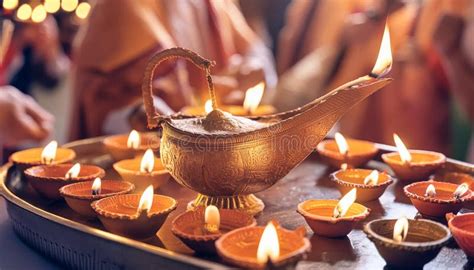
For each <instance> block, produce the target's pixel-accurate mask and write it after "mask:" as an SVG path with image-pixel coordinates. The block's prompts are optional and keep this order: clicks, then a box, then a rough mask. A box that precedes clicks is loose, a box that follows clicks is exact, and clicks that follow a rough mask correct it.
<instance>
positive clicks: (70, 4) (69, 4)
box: [61, 0, 79, 12]
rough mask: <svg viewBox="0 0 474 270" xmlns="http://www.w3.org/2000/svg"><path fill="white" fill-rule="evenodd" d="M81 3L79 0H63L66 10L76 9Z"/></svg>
mask: <svg viewBox="0 0 474 270" xmlns="http://www.w3.org/2000/svg"><path fill="white" fill-rule="evenodd" d="M78 4H79V1H78V0H62V1H61V7H62V9H63V10H64V11H67V12H71V11H74V10H75V9H76V7H77V5H78Z"/></svg>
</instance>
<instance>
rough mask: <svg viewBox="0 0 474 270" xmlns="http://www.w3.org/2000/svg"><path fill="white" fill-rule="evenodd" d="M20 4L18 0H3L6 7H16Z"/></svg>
mask: <svg viewBox="0 0 474 270" xmlns="http://www.w3.org/2000/svg"><path fill="white" fill-rule="evenodd" d="M17 6H18V0H3V8H4V9H15V8H16V7H17Z"/></svg>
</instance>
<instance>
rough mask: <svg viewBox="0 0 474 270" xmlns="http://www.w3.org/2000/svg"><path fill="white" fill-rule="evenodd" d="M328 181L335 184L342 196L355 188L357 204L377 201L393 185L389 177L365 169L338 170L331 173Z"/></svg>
mask: <svg viewBox="0 0 474 270" xmlns="http://www.w3.org/2000/svg"><path fill="white" fill-rule="evenodd" d="M330 179H331V180H332V181H334V182H335V183H336V184H337V187H338V189H339V191H340V192H341V194H342V195H345V194H347V193H348V192H349V191H351V190H352V189H353V188H357V198H356V201H357V202H367V201H373V200H377V199H378V198H379V197H380V196H382V194H383V193H384V192H385V189H387V187H388V186H389V185H390V184H392V183H393V179H392V177H390V175H388V174H386V173H383V172H382V173H378V171H376V170H366V169H347V170H339V171H337V172H334V173H332V174H331V175H330Z"/></svg>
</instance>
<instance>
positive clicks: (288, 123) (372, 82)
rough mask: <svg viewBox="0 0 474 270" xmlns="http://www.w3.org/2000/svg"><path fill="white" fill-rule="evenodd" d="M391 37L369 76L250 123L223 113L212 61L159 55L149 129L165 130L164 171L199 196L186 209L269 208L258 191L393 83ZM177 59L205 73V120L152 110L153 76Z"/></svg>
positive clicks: (146, 87)
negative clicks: (208, 102) (389, 75)
mask: <svg viewBox="0 0 474 270" xmlns="http://www.w3.org/2000/svg"><path fill="white" fill-rule="evenodd" d="M388 39H389V36H388V31H387V32H386V33H385V34H384V38H383V40H385V41H384V42H382V44H383V45H382V46H381V50H380V53H379V57H378V59H377V62H376V64H375V66H374V69H373V70H372V72H371V74H370V75H367V76H363V77H360V78H358V79H356V80H354V81H351V82H349V83H347V84H345V85H343V86H341V87H339V88H337V89H335V90H332V91H330V92H329V93H328V94H326V95H324V96H322V97H320V98H318V99H315V100H314V101H312V102H310V103H308V104H306V105H304V106H302V107H300V108H297V109H294V110H290V111H286V112H281V113H276V114H271V115H266V116H261V117H256V118H252V119H249V118H246V117H239V116H234V115H232V114H230V113H228V112H225V111H222V110H220V109H219V106H218V104H217V101H216V100H217V98H216V93H215V91H214V86H213V83H212V76H211V71H210V69H211V67H212V66H213V65H214V62H212V61H210V60H207V59H205V58H203V57H201V56H200V55H198V54H196V53H194V52H192V51H189V50H186V49H182V48H170V49H167V50H162V51H160V52H159V53H157V54H156V55H154V56H153V57H152V58H151V59H150V61H149V62H148V64H147V66H146V68H145V75H144V80H143V84H142V92H143V103H144V105H145V111H146V114H147V120H148V127H149V128H159V127H161V128H162V138H161V145H160V155H161V159H162V161H163V164H164V166H165V168H166V169H168V170H169V171H170V174H171V175H172V176H173V178H174V179H175V180H176V181H177V182H178V183H180V184H181V185H183V186H185V187H187V188H190V189H192V190H193V191H196V192H197V193H198V196H197V198H196V199H195V200H193V201H192V202H191V203H190V205H189V207H190V208H194V207H198V206H207V205H210V204H213V205H216V206H217V207H218V208H220V209H222V208H232V209H238V210H242V211H246V212H247V213H250V214H257V213H259V212H260V211H262V210H263V208H264V203H263V202H262V201H261V200H260V199H258V198H257V197H256V196H255V195H254V193H257V192H260V191H263V190H265V189H267V188H269V187H271V186H273V185H274V184H275V183H276V182H277V181H278V180H280V179H282V178H283V177H284V176H285V175H287V174H288V173H289V172H290V171H291V170H292V169H293V168H294V167H296V166H297V165H298V164H300V163H301V162H302V161H303V160H304V159H305V158H306V157H307V156H308V155H310V154H311V153H312V152H313V150H314V149H315V148H316V146H317V144H318V143H319V142H320V141H321V140H322V139H323V138H324V137H325V136H326V134H327V132H328V131H329V130H330V129H331V127H332V126H333V125H334V124H335V123H336V122H337V120H338V119H339V118H340V117H342V115H344V114H345V112H347V111H349V110H350V109H351V108H352V107H353V105H355V104H356V103H358V102H360V101H362V100H364V99H365V98H366V97H368V96H370V95H371V94H372V93H374V92H376V91H377V90H379V89H381V88H382V87H384V86H385V85H387V84H388V83H389V82H390V79H387V78H382V77H383V76H384V75H386V74H387V73H388V71H389V70H390V67H391V53H390V41H389V40H388ZM387 40H388V42H387ZM172 58H184V59H186V60H188V61H190V62H191V63H193V64H195V65H196V66H197V67H199V68H200V69H202V70H203V71H205V75H206V81H207V82H208V88H209V97H210V98H211V105H212V106H211V107H212V111H211V112H210V113H208V114H206V116H203V117H185V116H183V114H177V115H160V114H158V112H157V111H156V110H155V107H154V106H153V79H154V75H155V70H156V68H157V66H159V65H160V63H162V62H163V61H165V60H167V59H172ZM289 139H290V140H291V141H288V140H289ZM293 142H296V143H293ZM299 142H304V143H299Z"/></svg>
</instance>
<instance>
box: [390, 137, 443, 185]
mask: <svg viewBox="0 0 474 270" xmlns="http://www.w3.org/2000/svg"><path fill="white" fill-rule="evenodd" d="M393 139H394V141H395V144H396V146H397V148H398V152H393V153H388V154H383V155H382V159H383V161H384V162H385V163H387V164H388V166H390V168H392V170H393V172H394V173H395V175H396V176H397V178H398V179H400V180H402V181H415V180H425V179H428V178H429V176H430V175H431V174H433V173H434V172H435V171H436V169H438V168H440V167H441V166H442V165H444V163H445V162H446V157H445V156H444V155H443V154H441V153H437V152H432V151H423V150H408V149H407V148H406V146H405V144H403V142H402V140H401V139H400V137H398V135H397V134H393Z"/></svg>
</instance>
